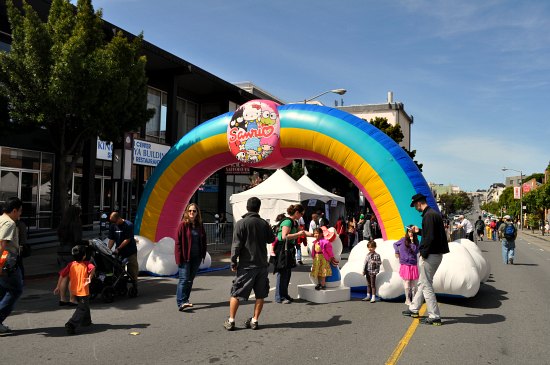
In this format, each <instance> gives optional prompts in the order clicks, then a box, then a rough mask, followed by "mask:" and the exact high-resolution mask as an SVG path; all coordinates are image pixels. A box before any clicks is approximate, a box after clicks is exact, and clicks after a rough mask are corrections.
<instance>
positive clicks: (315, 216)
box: [309, 213, 321, 233]
mask: <svg viewBox="0 0 550 365" xmlns="http://www.w3.org/2000/svg"><path fill="white" fill-rule="evenodd" d="M320 227H321V226H320V225H319V215H318V214H317V213H313V214H312V215H311V221H310V222H309V232H311V233H313V231H314V230H315V228H320Z"/></svg>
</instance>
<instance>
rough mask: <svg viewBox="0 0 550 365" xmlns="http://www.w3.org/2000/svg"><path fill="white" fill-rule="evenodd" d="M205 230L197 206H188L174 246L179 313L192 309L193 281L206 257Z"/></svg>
mask: <svg viewBox="0 0 550 365" xmlns="http://www.w3.org/2000/svg"><path fill="white" fill-rule="evenodd" d="M206 247H207V242H206V230H205V229H204V225H203V223H202V215H201V211H200V209H199V206H198V205H197V204H195V203H191V204H188V205H187V207H186V208H185V211H184V213H183V219H182V220H181V222H180V224H179V226H178V235H177V239H176V244H175V246H174V258H175V260H176V264H177V265H178V278H179V280H178V285H177V287H176V304H177V305H178V309H179V311H180V312H183V311H184V310H186V309H187V308H191V307H193V304H192V303H191V302H189V297H190V296H191V289H192V288H193V281H194V280H195V276H196V275H197V272H198V271H199V267H200V265H201V262H203V260H204V258H205V257H206Z"/></svg>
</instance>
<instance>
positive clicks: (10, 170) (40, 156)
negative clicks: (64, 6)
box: [0, 0, 256, 229]
mask: <svg viewBox="0 0 550 365" xmlns="http://www.w3.org/2000/svg"><path fill="white" fill-rule="evenodd" d="M28 3H29V4H30V5H31V6H32V7H33V8H34V9H35V10H36V12H37V13H38V15H39V16H40V17H41V19H42V20H43V21H45V20H46V19H47V16H48V13H49V7H50V5H51V2H50V1H47V0H28ZM113 29H116V30H119V28H118V27H117V26H116V25H114V24H111V23H108V22H104V31H105V33H106V34H109V32H111V34H112V32H113ZM122 31H123V32H124V30H122ZM124 33H125V35H126V36H127V38H129V39H133V38H134V37H135V35H133V34H130V33H128V32H124ZM10 44H11V29H10V25H9V22H8V19H7V15H6V5H5V2H4V3H2V4H0V49H1V50H4V51H7V52H9V50H10ZM142 53H143V54H144V55H145V56H146V58H147V64H146V74H147V77H148V95H147V104H148V108H152V109H154V110H155V114H154V116H153V117H152V118H151V119H150V120H149V121H148V122H147V123H146V124H145V125H143V126H142V128H140V129H139V130H137V131H134V132H132V133H128V134H127V135H126V136H122V137H125V138H124V140H125V141H127V143H125V146H116V147H113V145H112V144H109V143H107V142H105V141H101V140H99V139H94V140H92V141H91V142H90V143H88V144H87V145H86V146H85V147H84V154H83V158H82V159H80V160H79V161H77V163H76V168H75V171H74V174H73V176H72V179H71V181H70V184H69V189H68V191H67V194H68V196H69V200H70V202H71V203H72V204H76V205H80V206H81V207H82V210H83V215H82V218H83V221H84V223H91V222H92V221H95V220H97V219H98V218H99V216H100V214H101V213H102V212H109V211H111V210H119V211H121V212H122V214H123V216H125V217H127V218H132V217H133V215H134V214H135V211H136V208H137V204H138V202H139V199H140V195H141V192H142V191H143V187H144V185H145V183H146V182H147V180H148V178H149V177H150V176H151V174H152V172H153V170H154V168H155V166H156V164H157V163H158V161H160V158H161V157H162V155H163V154H165V153H166V152H167V151H168V150H169V149H170V147H171V146H173V145H174V144H175V143H176V142H177V141H178V140H179V139H180V138H181V137H182V136H183V135H185V134H186V133H187V132H188V131H190V130H191V129H193V128H194V127H195V126H197V125H198V124H200V123H202V122H205V121H207V120H209V119H211V118H213V117H215V116H218V115H220V114H223V113H225V112H228V111H233V110H235V109H236V108H237V107H238V106H240V105H241V104H243V103H245V102H247V101H249V100H253V99H255V98H256V97H255V96H254V95H253V94H251V93H249V92H247V91H246V90H243V89H241V88H240V87H238V86H236V85H233V84H231V83H229V82H227V81H225V80H222V79H220V78H219V77H217V76H215V75H213V74H211V73H209V72H207V71H205V70H203V69H201V68H200V67H198V66H196V65H194V64H191V63H189V62H188V61H186V60H183V59H181V58H179V57H177V56H175V55H173V54H171V53H169V52H166V51H164V50H162V49H160V48H159V47H157V46H155V45H153V44H151V43H149V42H147V41H143V42H142ZM2 104H4V105H0V109H2V110H1V112H0V117H2V118H7V117H8V116H7V113H6V112H5V110H6V108H7V106H6V104H5V101H3V102H2ZM117 154H118V155H120V156H118V155H117ZM114 157H115V158H114ZM116 157H121V158H120V159H118V158H116ZM113 161H122V165H119V164H118V163H116V162H115V163H114V164H113ZM68 162H69V161H60V160H59V158H58V157H57V156H56V152H55V149H54V148H53V146H52V145H51V142H50V138H49V136H48V133H47V131H44V130H38V131H34V132H32V133H28V132H27V131H23V130H19V131H14V133H13V134H10V135H7V134H5V133H2V134H1V135H0V203H1V202H3V201H5V199H6V198H7V197H9V196H19V197H20V198H21V199H22V200H23V201H24V204H25V206H24V213H23V215H24V217H23V219H24V220H25V221H26V223H27V225H28V226H29V227H31V229H43V228H44V229H51V228H55V226H56V221H57V220H59V217H60V215H61V211H60V208H59V206H58V203H57V199H56V196H55V192H54V189H52V186H54V184H55V176H56V166H59V164H61V163H68ZM229 172H230V173H229V174H226V170H225V169H222V170H220V171H218V172H217V173H215V174H214V175H212V176H211V177H210V178H208V179H207V180H206V181H204V182H203V185H202V186H201V189H200V191H198V192H197V193H196V194H195V196H194V197H193V200H194V201H195V202H197V203H198V204H199V205H200V206H201V209H202V210H203V212H204V217H205V219H212V220H213V216H214V214H216V213H219V212H223V211H224V210H225V202H226V200H227V197H226V194H227V192H226V184H227V181H228V180H229V181H231V180H232V176H231V170H229Z"/></svg>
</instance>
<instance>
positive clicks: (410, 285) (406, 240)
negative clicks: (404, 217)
mask: <svg viewBox="0 0 550 365" xmlns="http://www.w3.org/2000/svg"><path fill="white" fill-rule="evenodd" d="M405 231H406V233H405V237H403V238H401V239H400V240H399V241H397V242H395V243H394V244H393V249H394V251H395V257H397V258H398V259H399V264H400V267H399V276H401V279H403V287H404V288H405V304H406V305H410V304H411V302H412V299H413V298H414V295H415V294H416V283H417V281H418V277H419V274H418V246H419V244H418V235H417V234H416V233H415V232H414V230H413V227H412V226H407V227H406V228H405Z"/></svg>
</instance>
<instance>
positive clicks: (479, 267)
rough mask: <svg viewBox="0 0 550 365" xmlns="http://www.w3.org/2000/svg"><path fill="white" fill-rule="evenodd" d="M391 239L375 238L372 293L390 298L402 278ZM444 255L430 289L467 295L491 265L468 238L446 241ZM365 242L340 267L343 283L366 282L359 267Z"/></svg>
mask: <svg viewBox="0 0 550 365" xmlns="http://www.w3.org/2000/svg"><path fill="white" fill-rule="evenodd" d="M394 242H396V241H395V240H389V241H384V240H382V239H377V240H376V244H377V248H376V252H377V253H378V254H379V255H380V258H381V259H382V267H381V269H380V273H379V274H378V275H377V277H376V292H377V294H378V296H379V297H380V298H382V299H386V300H392V299H396V298H398V297H400V296H402V295H403V280H402V279H401V277H400V276H399V266H400V264H399V259H397V258H396V257H395V254H394V250H393V243H394ZM449 250H450V252H449V253H448V254H445V255H443V261H442V262H441V265H440V266H439V268H438V270H437V272H436V274H435V277H434V283H433V284H434V290H435V292H436V293H437V294H441V295H449V296H457V297H464V298H470V297H473V296H475V295H476V294H477V292H478V291H479V286H480V283H481V282H485V281H487V279H488V278H489V275H490V272H491V268H490V265H489V262H488V261H487V259H485V257H483V255H482V253H481V249H480V248H479V247H478V246H477V245H476V244H475V243H474V242H472V241H469V240H467V239H460V240H458V241H453V242H449ZM367 253H368V249H367V241H361V242H359V243H358V244H357V245H356V246H355V247H354V248H353V249H352V251H351V252H350V255H349V258H348V262H347V263H346V264H345V265H344V267H343V268H342V270H341V273H342V281H343V285H344V286H349V287H351V288H364V287H365V286H366V285H367V283H366V279H365V276H364V275H363V267H364V265H365V259H366V257H367Z"/></svg>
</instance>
